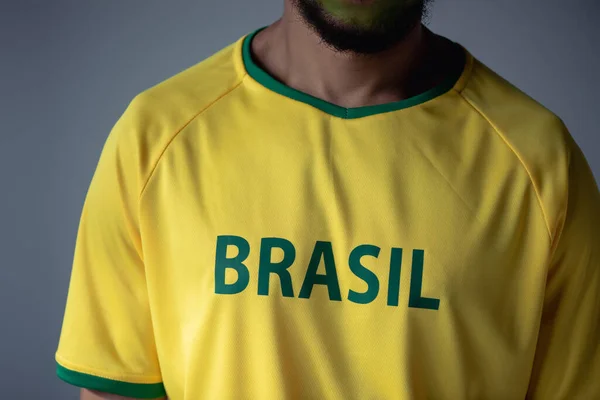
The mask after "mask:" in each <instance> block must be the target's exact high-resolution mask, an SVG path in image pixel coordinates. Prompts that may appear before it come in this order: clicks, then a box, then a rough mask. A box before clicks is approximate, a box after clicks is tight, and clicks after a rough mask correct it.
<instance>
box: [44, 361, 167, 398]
mask: <svg viewBox="0 0 600 400" xmlns="http://www.w3.org/2000/svg"><path fill="white" fill-rule="evenodd" d="M56 375H58V377H59V378H60V379H62V380H63V381H65V382H67V383H70V384H71V385H74V386H77V387H81V388H85V389H90V390H98V391H100V392H105V393H112V394H117V395H119V396H125V397H134V398H138V399H155V398H158V397H164V396H166V395H167V393H166V392H165V387H164V385H163V384H162V383H129V382H122V381H113V380H111V379H106V378H100V377H98V376H94V375H88V374H83V373H81V372H76V371H72V370H70V369H67V368H65V367H63V366H62V365H60V364H58V363H56Z"/></svg>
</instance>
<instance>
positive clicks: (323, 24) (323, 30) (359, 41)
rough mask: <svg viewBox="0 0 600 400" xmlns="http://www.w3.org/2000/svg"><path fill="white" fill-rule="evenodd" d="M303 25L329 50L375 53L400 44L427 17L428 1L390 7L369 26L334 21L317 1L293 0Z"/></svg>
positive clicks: (429, 0) (423, 0) (422, 0)
mask: <svg viewBox="0 0 600 400" xmlns="http://www.w3.org/2000/svg"><path fill="white" fill-rule="evenodd" d="M292 1H293V3H294V5H295V6H296V8H297V9H298V10H299V12H300V15H301V16H302V18H303V20H304V22H305V23H306V24H307V25H308V26H309V27H310V28H311V29H312V30H313V31H315V32H316V33H317V35H318V36H319V37H320V38H321V40H323V42H324V43H325V44H327V45H328V46H329V47H331V48H332V49H334V50H336V51H339V52H342V53H348V52H350V53H355V54H365V55H368V54H375V53H379V52H382V51H384V50H387V49H389V48H391V47H393V46H394V45H395V44H397V43H400V42H401V41H402V40H403V39H405V38H406V37H407V35H408V34H409V33H410V32H411V31H412V29H413V28H414V27H415V26H416V25H417V24H419V23H421V21H422V20H423V18H425V17H426V15H427V11H428V5H429V3H431V0H418V1H414V2H409V3H408V4H406V3H405V4H404V5H400V6H398V7H391V8H390V12H388V13H384V15H383V16H381V17H379V18H378V19H377V20H375V21H372V23H371V24H370V26H368V27H363V26H358V25H353V24H347V23H344V22H340V21H338V20H336V19H335V17H334V16H332V15H331V14H329V13H328V12H327V11H326V10H324V9H323V7H322V6H321V5H320V4H319V2H318V0H292Z"/></svg>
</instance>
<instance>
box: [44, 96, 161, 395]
mask: <svg viewBox="0 0 600 400" xmlns="http://www.w3.org/2000/svg"><path fill="white" fill-rule="evenodd" d="M132 113H133V111H132V110H131V109H130V108H128V110H127V111H126V112H125V113H124V115H123V116H122V117H121V118H120V119H119V121H118V122H117V124H116V125H115V127H114V128H113V130H112V131H111V133H110V135H109V137H108V139H107V140H106V143H105V145H104V148H103V150H102V154H101V156H100V159H99V161H98V165H97V167H96V170H95V172H94V176H93V178H92V181H91V184H90V186H89V189H88V191H87V195H86V198H85V202H84V205H83V211H82V213H81V219H80V223H79V229H78V232H77V240H76V244H75V253H74V257H73V264H72V272H71V280H70V283H69V291H68V296H67V303H66V308H65V314H64V319H63V325H62V330H61V335H60V341H59V345H58V350H57V352H56V362H57V366H56V367H57V374H58V376H59V377H60V378H61V379H63V380H64V381H66V382H68V383H70V384H73V385H76V386H79V387H82V388H86V389H91V390H99V391H102V392H107V393H114V394H118V395H121V396H131V397H134V398H157V397H160V396H164V395H165V389H164V386H163V384H162V375H161V371H160V367H159V364H158V355H157V349H156V345H155V339H154V330H153V326H152V320H151V314H150V300H149V296H148V289H147V283H146V282H147V279H146V269H145V264H144V259H143V251H142V239H141V237H142V235H141V229H140V221H139V211H138V201H139V194H140V191H141V190H140V188H141V186H142V181H143V178H142V177H141V174H140V172H139V171H140V167H139V164H140V159H141V158H143V156H142V155H140V151H141V150H140V145H139V143H138V142H139V140H138V139H137V136H136V135H135V129H138V128H136V125H137V123H136V122H135V114H134V113H133V114H132ZM92 398H93V397H92Z"/></svg>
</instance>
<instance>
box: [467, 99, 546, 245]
mask: <svg viewBox="0 0 600 400" xmlns="http://www.w3.org/2000/svg"><path fill="white" fill-rule="evenodd" d="M458 95H459V96H460V97H461V98H462V99H463V100H464V101H465V102H466V103H467V104H468V105H469V106H470V107H471V108H472V109H473V110H474V111H475V112H477V114H479V115H480V116H481V117H482V118H483V119H485V121H486V122H487V123H488V124H489V125H490V126H491V127H492V129H493V130H494V132H496V134H497V135H498V136H499V137H500V139H502V141H503V142H504V144H505V145H506V146H507V147H508V149H509V150H510V151H511V152H512V153H513V154H514V155H515V157H516V158H517V160H518V161H519V163H520V164H521V166H522V167H523V168H524V169H525V172H526V173H527V176H528V177H529V181H530V182H531V185H532V187H533V190H534V192H535V196H536V199H537V203H538V205H539V207H540V210H541V212H542V217H543V219H544V224H545V226H546V231H547V233H548V236H549V238H550V243H551V244H553V243H554V242H555V235H554V233H555V232H553V231H552V229H551V228H550V222H549V220H548V213H547V211H546V207H545V205H544V202H543V201H542V197H541V195H540V188H539V187H538V184H537V182H536V181H535V179H534V178H533V175H532V173H531V170H530V168H529V167H528V166H527V163H526V162H525V160H524V159H523V157H522V156H521V154H520V153H519V152H518V151H517V150H516V149H515V148H514V146H513V145H512V144H511V143H510V142H509V140H508V139H507V138H506V135H504V134H503V133H502V132H500V130H499V129H498V127H497V126H496V125H495V124H494V123H493V122H492V121H491V120H490V119H489V118H488V117H487V116H486V115H485V114H484V113H483V112H482V111H481V110H480V109H479V108H477V106H476V105H475V104H473V102H471V101H470V100H469V99H468V98H467V97H466V96H465V95H464V93H463V92H458Z"/></svg>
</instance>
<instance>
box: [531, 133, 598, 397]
mask: <svg viewBox="0 0 600 400" xmlns="http://www.w3.org/2000/svg"><path fill="white" fill-rule="evenodd" d="M568 141H569V143H570V149H571V151H570V157H569V166H568V168H569V173H568V176H569V179H568V190H567V192H568V196H567V200H566V207H565V210H566V211H565V212H563V217H562V218H561V221H562V222H561V225H562V226H561V227H560V229H558V230H557V232H558V233H557V236H556V237H555V245H554V248H553V256H552V262H551V264H550V266H549V271H548V277H547V283H546V295H545V303H544V310H543V313H542V321H541V327H540V332H539V339H538V346H537V350H536V355H535V362H534V369H533V373H532V376H531V382H530V391H529V396H528V398H531V399H543V400H554V399H600V194H599V192H598V187H597V184H596V181H595V179H594V176H593V174H592V171H591V170H590V167H589V165H588V163H587V161H586V159H585V158H584V155H583V153H582V152H581V150H580V148H579V147H578V146H577V144H575V142H574V141H573V139H572V137H571V136H570V135H568Z"/></svg>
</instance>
